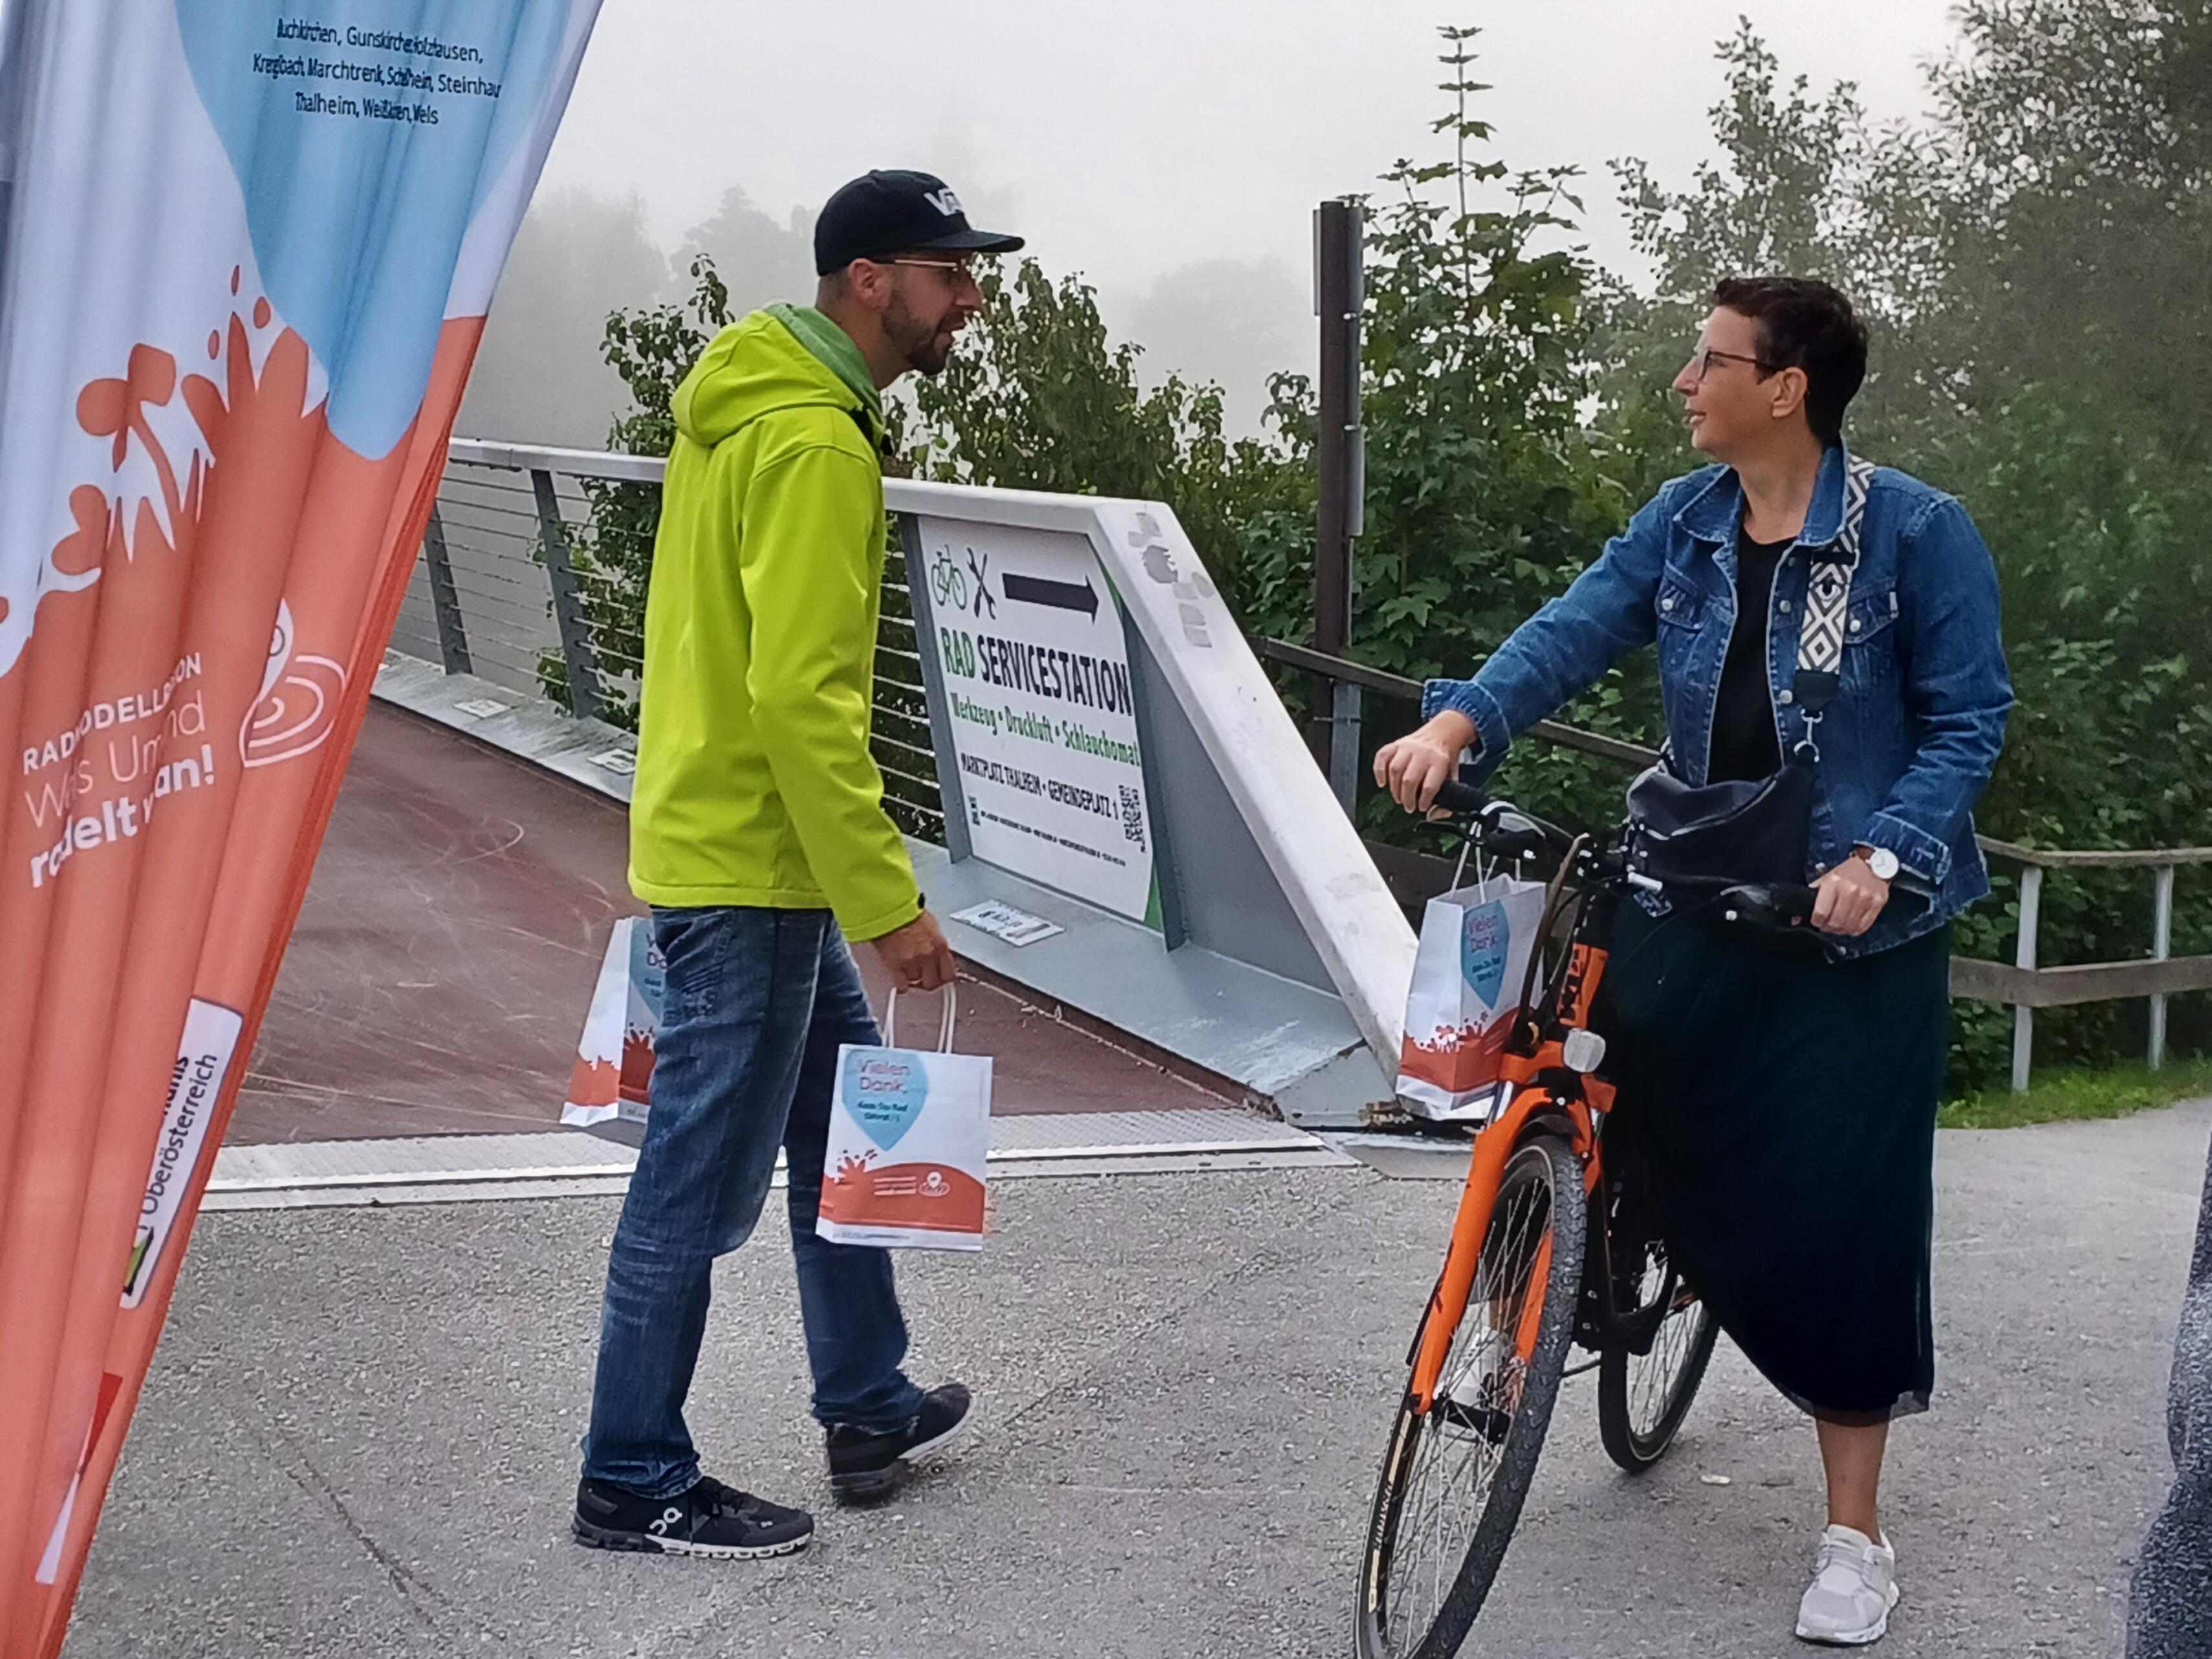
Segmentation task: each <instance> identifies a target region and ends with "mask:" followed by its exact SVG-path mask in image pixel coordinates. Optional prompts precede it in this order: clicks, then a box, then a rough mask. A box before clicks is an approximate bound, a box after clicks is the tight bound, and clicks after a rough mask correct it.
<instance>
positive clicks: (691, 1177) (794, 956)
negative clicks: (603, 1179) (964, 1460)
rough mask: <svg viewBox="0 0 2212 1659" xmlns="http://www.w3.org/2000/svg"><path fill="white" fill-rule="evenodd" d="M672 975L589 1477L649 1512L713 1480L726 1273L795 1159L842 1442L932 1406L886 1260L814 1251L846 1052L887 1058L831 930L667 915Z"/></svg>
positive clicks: (806, 1267) (804, 1258)
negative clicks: (703, 1375) (874, 1047)
mask: <svg viewBox="0 0 2212 1659" xmlns="http://www.w3.org/2000/svg"><path fill="white" fill-rule="evenodd" d="M653 940H654V943H656V944H657V945H659V947H660V951H661V954H662V956H663V957H665V958H666V959H667V963H668V976H667V994H666V998H665V1002H664V1004H663V1009H662V1017H661V1027H660V1036H659V1042H658V1045H657V1047H658V1051H659V1052H658V1057H657V1059H656V1060H655V1062H654V1065H653V1109H652V1111H651V1113H650V1114H649V1115H648V1116H647V1121H646V1129H645V1144H644V1146H643V1148H642V1149H641V1152H639V1154H638V1162H637V1172H636V1174H635V1175H634V1176H631V1178H630V1185H629V1198H628V1199H627V1200H625V1201H624V1202H623V1212H622V1220H621V1222H620V1224H619V1225H617V1227H616V1229H615V1239H614V1247H613V1249H612V1250H611V1253H610V1255H609V1256H608V1258H607V1291H606V1300H605V1305H604V1309H603V1310H602V1313H601V1316H600V1322H599V1374H598V1377H597V1380H596V1381H595V1383H593V1386H592V1425H591V1430H590V1431H589V1432H588V1433H587V1434H586V1436H585V1437H584V1474H585V1476H586V1478H587V1479H590V1480H605V1481H607V1482H609V1483H611V1485H614V1486H620V1487H623V1488H624V1489H625V1490H627V1491H629V1492H635V1493H636V1494H637V1495H638V1496H640V1497H641V1498H671V1497H674V1496H675V1495H677V1494H678V1493H679V1492H684V1491H685V1490H686V1489H687V1488H689V1487H690V1486H691V1485H692V1484H693V1483H694V1482H695V1481H696V1480H698V1479H699V1455H698V1453H697V1451H696V1449H694V1448H693V1446H692V1444H691V1435H690V1431H689V1430H688V1429H687V1428H686V1427H685V1426H684V1396H685V1395H687V1394H689V1393H690V1388H691V1373H692V1370H693V1368H694V1367H695V1366H696V1364H698V1360H699V1342H700V1338H701V1336H702V1334H703V1333H704V1331H705V1329H706V1324H707V1303H708V1294H709V1291H710V1280H711V1277H712V1273H713V1268H714V1258H715V1257H716V1256H718V1255H727V1254H728V1253H729V1252H730V1251H732V1250H734V1249H737V1248H738V1246H739V1245H740V1244H742V1243H744V1242H745V1240H746V1238H747V1237H749V1236H750V1234H751V1232H752V1230H753V1225H754V1223H756V1222H757V1221H758V1220H759V1219H760V1212H761V1206H762V1205H763V1203H764V1202H765V1201H766V1200H767V1198H768V1193H769V1181H770V1179H771V1177H772V1176H773V1175H774V1174H775V1153H776V1148H777V1147H778V1146H781V1147H782V1148H783V1150H784V1153H785V1157H786V1158H787V1163H788V1164H789V1169H790V1176H789V1180H790V1187H789V1197H790V1211H791V1248H792V1252H793V1255H796V1256H797V1257H798V1261H799V1313H800V1316H801V1317H802V1319H803V1320H804V1321H805V1327H806V1357H807V1362H808V1364H809V1365H810V1366H811V1369H812V1370H813V1373H814V1415H815V1417H816V1418H817V1419H819V1420H820V1421H822V1422H823V1423H825V1424H829V1423H851V1424H856V1425H860V1426H861V1427H864V1428H869V1429H877V1430H881V1429H888V1428H893V1427H897V1426H900V1425H904V1424H906V1423H907V1422H908V1421H910V1420H911V1419H913V1417H914V1415H915V1413H916V1412H917V1411H919V1410H920V1409H921V1390H920V1389H917V1388H916V1387H915V1385H914V1384H913V1383H910V1382H908V1380H907V1377H906V1376H905V1374H904V1373H903V1372H902V1370H900V1369H899V1367H900V1364H902V1362H903V1361H904V1359H905V1358H906V1343H907V1337H906V1322H905V1320H904V1318H903V1317H902V1316H901V1314H900V1312H899V1304H898V1295H897V1292H896V1290H895V1289H894V1287H893V1285H892V1283H891V1264H890V1255H889V1254H888V1253H887V1252H885V1251H883V1250H880V1249H870V1248H866V1247H863V1246H859V1245H852V1244H833V1243H829V1241H828V1240H827V1239H824V1238H821V1237H817V1236H816V1234H815V1231H814V1215H815V1209H816V1206H817V1205H818V1204H819V1203H820V1201H821V1198H822V1160H823V1152H824V1149H825V1148H826V1146H827V1144H828V1141H829V1096H830V1090H831V1086H832V1085H833V1083H834V1082H835V1079H836V1070H837V1046H838V1045H839V1044H840V1043H843V1042H853V1043H862V1044H867V1043H875V1042H881V1041H882V1038H881V1036H880V1035H879V1034H878V1031H877V1029H876V1022H875V1018H874V1016H873V1015H872V1014H871V1013H870V1012H869V1011H868V1000H867V995H866V992H864V991H863V990H862V989H861V987H860V973H859V970H858V969H855V968H854V965H853V956H852V952H851V951H849V950H848V949H847V948H846V945H845V940H844V937H843V935H842V934H841V933H839V932H838V931H837V927H836V923H835V922H834V921H832V920H831V919H830V916H829V913H828V912H827V911H823V910H762V909H735V908H718V909H701V910H656V911H654V912H653Z"/></svg>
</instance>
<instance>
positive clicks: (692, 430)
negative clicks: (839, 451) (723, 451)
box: [671, 311, 874, 449]
mask: <svg viewBox="0 0 2212 1659" xmlns="http://www.w3.org/2000/svg"><path fill="white" fill-rule="evenodd" d="M808 407H820V408H825V409H841V410H845V411H846V412H847V413H848V414H851V415H854V416H858V417H860V424H861V428H862V429H863V431H866V432H867V433H868V434H869V435H870V437H871V438H872V437H873V435H874V434H873V428H872V425H871V424H870V422H869V420H868V411H867V410H866V407H865V406H864V405H863V404H862V402H861V399H860V395H859V393H857V392H854V390H853V388H852V387H851V386H848V385H847V384H846V383H845V382H844V381H843V380H842V379H840V378H839V377H838V375H837V374H836V372H835V371H834V370H833V369H832V368H830V367H829V365H828V364H827V363H825V362H823V361H822V360H821V359H820V358H819V357H817V356H815V355H814V353H813V352H811V351H810V350H808V349H806V347H805V345H803V344H801V343H800V342H799V337H798V336H797V335H795V334H794V333H793V331H791V329H790V328H789V327H788V326H787V325H785V324H784V323H783V322H782V321H781V320H780V319H777V318H776V317H775V316H774V315H773V314H772V313H769V312H765V311H757V312H755V313H753V314H752V315H751V316H750V317H747V318H745V319H744V320H743V321H742V322H738V323H734V324H732V325H731V326H729V327H728V328H726V329H724V330H723V331H721V332H720V334H718V335H716V336H715V337H714V341H713V342H712V343H710V344H709V345H708V348H707V349H706V351H705V352H704V353H703V354H702V356H701V357H700V359H699V361H698V362H696V363H695V364H693V365H692V368H691V372H690V374H687V375H685V376H684V381H683V384H682V385H680V386H678V387H677V388H676V396H675V398H673V399H672V400H671V410H672V412H673V413H674V415H675V416H676V429H677V430H678V432H680V433H682V434H683V435H684V436H685V437H687V438H689V439H690V440H691V441H692V442H694V443H696V444H699V445H702V446H703V447H707V448H709V449H711V448H713V447H714V446H715V445H716V444H718V443H720V442H721V441H723V440H724V439H726V438H728V437H730V436H732V435H733V434H735V433H737V432H738V431H740V430H741V429H743V428H744V427H746V426H748V425H750V423H751V422H754V421H757V420H758V419H760V418H761V416H763V415H769V414H773V413H775V411H777V410H787V409H802V408H808Z"/></svg>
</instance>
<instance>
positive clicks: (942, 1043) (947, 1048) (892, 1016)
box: [884, 985, 960, 1054]
mask: <svg viewBox="0 0 2212 1659" xmlns="http://www.w3.org/2000/svg"><path fill="white" fill-rule="evenodd" d="M898 996H899V994H898V987H897V986H896V985H894V986H892V987H891V994H890V997H889V998H888V999H886V1000H885V1001H884V1048H897V1047H898ZM959 1008H960V993H959V991H958V990H957V988H956V987H953V986H950V985H948V986H946V987H945V1017H944V1018H943V1019H942V1020H940V1021H939V1024H938V1027H937V1052H938V1053H939V1054H951V1052H952V1022H953V1019H954V1017H955V1016H956V1015H957V1013H958V1012H959Z"/></svg>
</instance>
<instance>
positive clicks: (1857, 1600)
mask: <svg viewBox="0 0 2212 1659" xmlns="http://www.w3.org/2000/svg"><path fill="white" fill-rule="evenodd" d="M1896 1605H1897V1552H1896V1551H1895V1550H1893V1549H1892V1548H1891V1547H1890V1544H1889V1540H1888V1539H1887V1538H1885V1539H1883V1540H1882V1541H1881V1542H1880V1543H1879V1544H1877V1543H1875V1541H1873V1540H1872V1539H1870V1538H1869V1537H1868V1536H1867V1535H1866V1534H1864V1533H1863V1532H1855V1531H1853V1530H1852V1529H1851V1528H1849V1527H1829V1528H1826V1529H1825V1530H1824V1531H1823V1532H1822V1533H1821V1534H1820V1556H1819V1558H1818V1559H1817V1561H1816V1563H1815V1565H1814V1576H1813V1583H1812V1586H1811V1588H1810V1589H1808V1590H1806V1592H1805V1599H1804V1600H1803V1601H1800V1602H1799V1603H1798V1604H1797V1635H1798V1638H1799V1639H1800V1640H1801V1641H1806V1642H1826V1643H1829V1644H1832V1645H1834V1646H1837V1647H1846V1648H1857V1647H1864V1646H1865V1645H1867V1644H1869V1642H1879V1641H1881V1638H1882V1636H1883V1633H1884V1632H1887V1630H1888V1629H1889V1610H1890V1609H1891V1608H1892V1607H1895V1606H1896Z"/></svg>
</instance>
